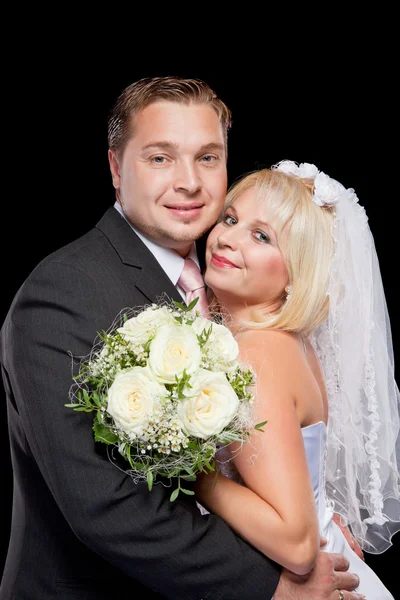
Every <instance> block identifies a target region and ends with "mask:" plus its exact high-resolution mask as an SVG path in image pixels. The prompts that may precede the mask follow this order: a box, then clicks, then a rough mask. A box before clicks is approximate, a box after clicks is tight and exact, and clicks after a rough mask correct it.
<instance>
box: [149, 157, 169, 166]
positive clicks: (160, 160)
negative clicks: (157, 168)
mask: <svg viewBox="0 0 400 600" xmlns="http://www.w3.org/2000/svg"><path fill="white" fill-rule="evenodd" d="M150 160H151V161H152V162H155V163H156V164H157V165H162V164H163V163H164V162H165V156H152V157H151V159H150Z"/></svg>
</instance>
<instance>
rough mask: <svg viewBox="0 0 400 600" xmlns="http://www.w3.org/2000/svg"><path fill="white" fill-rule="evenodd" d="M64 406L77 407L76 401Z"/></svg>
mask: <svg viewBox="0 0 400 600" xmlns="http://www.w3.org/2000/svg"><path fill="white" fill-rule="evenodd" d="M64 406H66V407H67V408H76V407H77V403H76V402H74V403H73V404H64Z"/></svg>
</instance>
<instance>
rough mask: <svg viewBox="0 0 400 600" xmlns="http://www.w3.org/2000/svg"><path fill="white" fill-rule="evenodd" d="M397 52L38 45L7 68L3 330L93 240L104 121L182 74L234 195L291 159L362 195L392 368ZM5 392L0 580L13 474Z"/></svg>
mask: <svg viewBox="0 0 400 600" xmlns="http://www.w3.org/2000/svg"><path fill="white" fill-rule="evenodd" d="M186 34H187V32H186ZM344 34H345V32H344ZM64 39H65V38H64ZM153 41H154V40H153ZM236 42H237V43H239V42H238V41H237V40H236ZM337 42H338V39H336V43H337ZM224 44H226V42H224ZM154 45H156V44H153V46H154ZM233 45H235V44H233ZM236 50H237V48H236ZM392 50H393V48H391V47H390V45H389V44H388V43H386V45H382V44H381V45H380V46H379V48H378V47H374V46H373V45H371V44H367V45H363V46H361V47H360V46H356V45H355V46H354V48H351V49H350V48H348V47H347V50H346V52H345V53H344V55H343V57H342V58H339V57H338V55H337V53H336V52H333V53H332V54H331V55H329V56H324V57H321V56H318V54H319V53H320V52H321V48H320V46H318V47H315V48H313V49H312V50H311V52H310V54H308V55H305V56H302V57H301V56H300V54H298V53H297V52H294V53H292V54H291V55H290V57H285V58H284V57H283V56H282V55H281V54H279V52H278V53H277V55H276V58H273V56H274V55H270V56H268V54H263V53H262V52H260V51H259V52H258V53H256V54H253V55H252V56H251V53H250V55H248V56H247V57H246V60H244V59H243V57H242V59H240V58H233V57H232V56H231V55H230V54H229V52H224V51H223V49H222V50H221V47H218V48H217V49H215V50H214V51H213V52H208V53H207V52H205V53H204V55H203V56H202V48H201V47H199V48H197V49H196V52H195V54H196V60H189V58H190V57H189V56H186V61H184V60H183V58H182V57H184V55H185V53H187V52H186V50H185V45H182V47H181V48H174V50H172V49H171V48H168V51H165V42H164V52H160V54H157V52H153V57H152V58H150V57H149V56H148V55H147V52H146V45H145V47H143V45H141V44H138V43H136V44H133V45H132V48H131V49H129V47H128V46H127V45H125V47H124V49H123V50H122V49H121V48H120V47H119V46H118V45H116V46H114V47H113V46H112V44H111V43H110V44H109V47H108V49H107V50H106V51H104V49H103V51H101V52H100V49H99V47H98V46H96V44H95V43H93V44H90V43H88V44H87V45H85V48H83V49H82V47H81V46H80V47H79V49H78V48H77V46H76V45H75V44H74V34H73V32H72V33H71V37H70V38H69V39H68V40H66V39H65V44H57V36H56V35H53V36H51V39H46V40H45V41H43V39H42V38H41V34H40V33H38V34H37V36H36V37H35V38H34V39H33V38H32V39H30V40H29V44H25V45H23V47H22V50H21V48H19V52H21V51H22V58H20V59H18V60H17V59H16V58H15V57H14V58H13V61H12V63H9V62H8V61H7V67H9V68H7V74H6V75H7V78H8V79H9V81H8V85H7V87H6V89H7V91H6V93H4V95H3V100H4V102H5V108H4V109H3V115H2V116H3V144H2V145H3V156H6V157H7V160H6V162H4V159H3V180H4V187H3V191H4V195H3V198H2V236H0V239H1V245H2V248H1V250H2V252H1V256H2V257H3V260H2V282H3V283H2V292H1V295H0V298H1V312H0V319H1V321H3V319H4V317H5V315H6V312H7V310H8V307H9V305H10V303H11V301H12V298H13V296H14V294H15V293H16V291H17V289H18V287H19V285H20V284H21V283H22V282H23V280H24V279H25V277H26V276H27V275H28V274H29V272H30V271H31V270H32V269H33V267H34V266H35V265H36V264H37V262H39V261H40V260H41V259H42V258H43V257H44V256H45V255H47V254H48V253H49V252H51V251H53V250H55V249H56V248H58V247H59V246H61V245H63V244H65V243H68V242H69V241H71V240H72V239H74V238H75V237H77V236H79V235H81V234H83V233H85V232H86V231H87V230H88V229H89V228H91V227H92V226H93V225H94V224H95V223H96V222H97V220H98V219H99V217H100V216H101V215H102V214H103V212H104V211H105V210H106V208H107V207H108V206H109V205H110V204H111V203H112V202H113V200H114V195H113V188H112V186H111V178H110V175H109V169H108V162H107V116H108V112H109V110H110V108H111V106H112V103H113V102H114V101H115V99H116V97H117V95H118V94H119V93H120V92H121V91H122V89H123V88H124V87H125V86H126V85H128V84H130V83H131V82H132V81H134V80H136V79H139V78H141V77H145V76H154V75H182V76H185V77H198V78H201V79H204V80H205V81H207V83H209V84H210V85H211V87H213V88H214V89H215V91H216V92H217V93H218V95H219V96H220V97H221V98H222V99H223V100H224V101H225V102H226V103H227V104H228V106H229V107H230V109H231V110H232V113H233V127H232V130H231V133H230V136H229V157H228V174H229V183H232V182H233V181H234V180H235V178H237V177H238V176H239V175H241V174H242V173H244V172H247V171H250V170H253V169H255V168H258V167H261V166H269V165H271V164H273V163H275V162H278V161H279V160H281V159H290V160H294V161H297V162H312V163H315V164H316V165H317V167H318V168H319V169H320V170H322V171H325V172H326V173H327V174H329V175H331V176H332V177H334V178H336V179H338V180H339V181H341V182H342V183H343V185H345V186H346V187H353V188H355V190H356V193H357V195H358V197H359V200H360V203H361V204H363V205H364V206H365V207H366V210H367V214H368V215H369V218H370V227H371V230H372V232H373V234H374V237H375V242H376V247H377V251H378V256H379V258H380V264H381V271H382V277H383V282H384V286H385V291H386V297H387V303H388V309H389V315H390V318H391V324H392V334H393V345H394V351H395V360H396V364H397V363H398V362H399V360H400V354H399V353H400V315H399V312H398V310H397V302H396V300H397V297H396V292H397V289H396V288H397V279H398V271H397V269H394V267H393V266H392V265H393V262H394V263H395V264H396V263H397V257H398V255H397V243H398V239H399V236H398V232H397V229H398V226H397V221H396V220H395V218H394V213H395V210H396V206H397V204H398V202H399V193H398V183H397V181H398V180H397V176H398V174H397V168H396V166H395V159H396V155H397V156H398V151H397V150H396V151H392V150H391V148H392V138H395V135H394V134H395V132H396V131H397V137H398V127H397V107H396V106H395V100H396V94H395V84H396V81H395V80H396V77H395V75H394V74H395V72H396V69H397V67H395V60H394V54H392ZM12 52H13V47H11V49H10V53H12ZM238 54H239V56H240V50H239V52H238ZM177 56H178V57H179V59H177V58H176V57H177ZM122 57H123V60H122ZM130 57H131V58H130ZM8 132H9V133H8ZM395 141H396V139H395ZM6 190H7V191H6ZM0 390H1V405H0V406H1V415H0V423H1V436H0V439H1V496H2V509H1V511H0V515H1V555H0V568H1V569H2V567H3V564H4V560H5V555H6V550H7V544H8V535H9V526H10V516H11V502H12V492H11V490H12V475H11V467H10V456H9V449H8V434H7V427H6V410H5V403H4V394H3V393H2V389H1V388H0ZM49 418H51V415H49ZM399 536H400V533H399V534H397V535H396V536H395V538H394V539H393V541H394V545H393V546H392V548H390V549H389V550H388V551H387V552H386V553H384V554H383V555H380V556H370V555H366V560H367V562H368V563H369V564H371V566H372V567H373V568H374V569H375V570H376V572H377V573H378V575H379V576H380V577H381V578H382V579H383V581H384V582H385V583H386V585H387V586H388V587H389V589H390V590H391V591H392V592H393V593H396V592H395V589H396V587H397V586H396V584H395V582H394V578H393V576H392V575H391V573H396V569H397V570H398V566H399V559H400V537H399Z"/></svg>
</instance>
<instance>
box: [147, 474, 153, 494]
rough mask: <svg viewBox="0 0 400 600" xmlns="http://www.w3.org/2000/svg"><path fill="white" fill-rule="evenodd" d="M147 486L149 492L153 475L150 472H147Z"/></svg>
mask: <svg viewBox="0 0 400 600" xmlns="http://www.w3.org/2000/svg"><path fill="white" fill-rule="evenodd" d="M147 485H148V488H149V490H150V491H151V490H152V487H153V473H152V472H151V471H147Z"/></svg>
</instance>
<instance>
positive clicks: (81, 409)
mask: <svg viewBox="0 0 400 600" xmlns="http://www.w3.org/2000/svg"><path fill="white" fill-rule="evenodd" d="M74 410H76V412H92V410H93V408H90V406H78V407H77V408H74Z"/></svg>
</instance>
